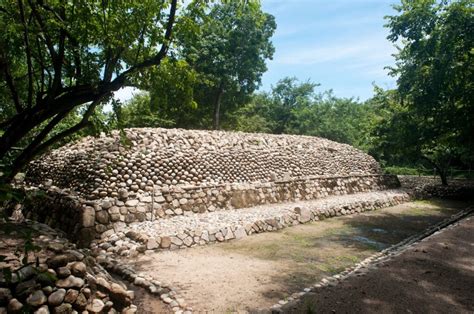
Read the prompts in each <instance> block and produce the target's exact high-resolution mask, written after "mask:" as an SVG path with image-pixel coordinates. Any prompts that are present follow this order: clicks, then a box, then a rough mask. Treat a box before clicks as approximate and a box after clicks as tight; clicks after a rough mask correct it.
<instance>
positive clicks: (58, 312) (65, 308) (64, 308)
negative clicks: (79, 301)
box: [53, 303, 72, 314]
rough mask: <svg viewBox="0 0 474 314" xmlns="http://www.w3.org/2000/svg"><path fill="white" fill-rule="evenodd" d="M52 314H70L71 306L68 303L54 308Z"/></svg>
mask: <svg viewBox="0 0 474 314" xmlns="http://www.w3.org/2000/svg"><path fill="white" fill-rule="evenodd" d="M53 312H54V314H71V313H72V305H71V304H69V303H63V304H61V305H60V306H56V307H55V308H54V310H53Z"/></svg>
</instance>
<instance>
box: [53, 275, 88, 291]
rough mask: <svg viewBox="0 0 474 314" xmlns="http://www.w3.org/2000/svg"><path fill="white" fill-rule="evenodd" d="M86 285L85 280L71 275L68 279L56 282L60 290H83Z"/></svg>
mask: <svg viewBox="0 0 474 314" xmlns="http://www.w3.org/2000/svg"><path fill="white" fill-rule="evenodd" d="M83 285H84V279H82V278H78V277H74V276H73V275H70V276H69V277H67V278H66V279H60V280H58V281H57V282H56V286H57V287H59V288H81V287H82V286H83Z"/></svg>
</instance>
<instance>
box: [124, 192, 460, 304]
mask: <svg viewBox="0 0 474 314" xmlns="http://www.w3.org/2000/svg"><path fill="white" fill-rule="evenodd" d="M466 206H467V205H466V203H461V202H453V201H432V202H412V203H407V204H402V205H398V206H394V207H390V208H386V209H382V210H378V211H375V212H367V213H363V214H358V215H350V216H341V217H337V218H332V219H328V220H324V221H319V222H314V223H309V224H306V225H299V226H295V227H291V228H287V229H283V230H281V231H279V232H272V233H263V234H258V235H254V236H251V237H247V238H244V239H241V240H238V241H231V242H227V243H221V244H218V245H211V246H206V247H195V248H191V249H186V250H179V251H168V252H158V253H154V254H152V255H148V256H144V255H141V256H139V257H138V258H136V259H133V260H127V262H128V263H131V264H132V265H134V266H135V267H136V269H137V270H138V271H139V272H143V273H147V274H150V275H152V276H153V277H155V279H157V280H159V281H162V282H163V283H164V284H169V285H172V286H174V287H176V288H178V289H179V294H180V295H181V296H182V297H183V298H184V299H185V301H186V303H187V304H188V306H191V307H193V309H194V310H195V311H196V312H205V311H207V312H214V313H225V312H239V311H257V310H260V309H265V308H268V307H269V306H271V305H273V304H275V303H276V302H278V300H280V299H281V298H284V297H286V296H288V295H290V294H291V293H293V292H298V291H301V290H302V289H303V288H305V287H308V286H310V285H312V284H314V283H316V282H317V281H319V280H320V279H321V278H322V277H324V276H327V275H330V274H335V273H338V272H340V271H341V270H343V269H345V268H346V267H348V266H351V265H353V264H355V263H356V262H358V261H360V260H362V259H364V258H366V257H368V256H370V255H372V254H373V253H374V252H376V251H379V250H382V249H384V248H386V247H388V246H390V245H392V244H395V243H398V242H399V241H401V240H402V239H404V238H406V237H408V236H411V235H413V234H415V233H417V232H420V231H421V230H423V229H425V228H427V227H428V226H430V225H432V224H435V223H437V222H439V221H441V220H443V219H444V218H446V217H448V216H450V215H452V214H454V213H456V212H458V211H459V210H461V209H463V208H465V207H466Z"/></svg>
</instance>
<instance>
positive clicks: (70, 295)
mask: <svg viewBox="0 0 474 314" xmlns="http://www.w3.org/2000/svg"><path fill="white" fill-rule="evenodd" d="M78 296H79V291H77V290H74V289H69V290H68V291H67V293H66V296H65V297H64V302H66V303H71V304H72V303H74V302H76V299H77V297H78Z"/></svg>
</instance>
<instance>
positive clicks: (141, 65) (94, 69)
mask: <svg viewBox="0 0 474 314" xmlns="http://www.w3.org/2000/svg"><path fill="white" fill-rule="evenodd" d="M199 5H200V4H199V3H198V2H196V1H195V2H192V4H191V5H190V6H191V7H198V6H199ZM177 8H178V3H177V0H170V1H151V0H150V1H148V0H145V1H48V2H45V1H25V0H19V1H13V0H6V1H2V3H1V5H0V28H1V29H2V32H1V33H0V80H1V83H0V95H1V100H2V102H3V103H2V108H1V112H0V118H1V122H0V128H1V130H2V135H1V137H0V160H1V161H2V163H4V164H5V166H8V167H7V168H5V169H4V170H9V172H11V173H12V174H13V173H15V172H16V171H18V170H19V169H20V168H21V166H22V165H24V164H25V163H26V162H27V161H28V160H29V159H31V158H32V156H34V155H35V154H37V153H39V152H41V151H43V150H44V149H46V148H47V147H49V146H50V145H51V144H53V143H54V142H56V141H57V140H59V139H61V138H64V137H66V136H68V135H71V134H73V133H74V132H76V131H78V130H80V129H82V128H83V127H85V126H86V125H88V124H90V123H91V122H90V117H91V116H92V115H93V113H94V112H95V109H96V108H97V107H98V106H99V105H100V104H101V103H102V102H104V101H106V100H108V99H109V98H110V96H111V94H112V92H113V91H116V90H118V89H119V88H121V87H123V86H125V85H128V84H131V82H132V81H133V77H134V76H140V75H141V72H143V71H144V70H146V69H148V68H149V67H151V66H156V65H159V64H160V63H161V61H162V60H163V58H164V57H165V56H166V53H167V51H168V48H169V44H170V41H171V37H172V30H173V25H174V23H175V19H176V12H177ZM80 106H84V111H83V114H82V115H81V116H82V118H81V120H80V121H79V122H78V123H77V124H75V125H73V126H71V127H70V128H68V129H65V130H63V131H62V132H59V133H57V134H55V135H54V136H50V134H51V131H52V130H53V129H54V128H55V127H56V126H57V125H58V124H59V123H60V122H61V121H62V120H63V119H64V118H65V117H67V116H68V115H69V114H71V113H72V112H74V110H76V109H77V108H78V107H80ZM17 146H23V149H21V150H19V152H18V153H16V154H12V152H13V148H14V147H17ZM9 158H10V159H9Z"/></svg>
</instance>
